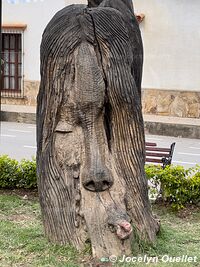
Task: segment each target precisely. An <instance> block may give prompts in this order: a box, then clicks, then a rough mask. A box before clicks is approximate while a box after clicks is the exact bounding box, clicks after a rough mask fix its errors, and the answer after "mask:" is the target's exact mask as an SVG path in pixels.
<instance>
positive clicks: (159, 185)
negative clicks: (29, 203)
mask: <svg viewBox="0 0 200 267" xmlns="http://www.w3.org/2000/svg"><path fill="white" fill-rule="evenodd" d="M145 171H146V176H147V179H148V180H149V181H150V193H151V194H152V195H154V196H156V195H159V193H160V192H162V199H163V200H164V201H167V202H169V203H171V205H172V207H173V208H176V209H179V208H182V207H183V206H184V205H185V204H187V203H192V204H197V203H199V202H200V166H196V167H195V168H190V169H185V168H184V167H182V166H173V165H171V166H167V167H166V168H165V169H162V167H161V166H158V165H146V166H145ZM0 188H8V189H13V188H25V189H33V188H37V178H36V160H35V159H32V160H25V159H24V160H22V161H20V162H18V161H17V160H14V159H10V158H9V157H8V156H5V155H4V156H0Z"/></svg>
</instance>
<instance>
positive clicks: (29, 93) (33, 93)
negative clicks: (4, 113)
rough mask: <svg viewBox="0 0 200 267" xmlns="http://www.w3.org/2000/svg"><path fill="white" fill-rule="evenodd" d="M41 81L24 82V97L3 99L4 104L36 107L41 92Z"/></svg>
mask: <svg viewBox="0 0 200 267" xmlns="http://www.w3.org/2000/svg"><path fill="white" fill-rule="evenodd" d="M39 84H40V82H39V81H24V97H23V98H19V97H16V98H15V97H13V98H11V97H3V96H2V98H1V103H2V104H8V105H28V106H35V105H36V100H37V94H38V90H39Z"/></svg>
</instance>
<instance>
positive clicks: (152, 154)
mask: <svg viewBox="0 0 200 267" xmlns="http://www.w3.org/2000/svg"><path fill="white" fill-rule="evenodd" d="M146 156H148V157H159V158H162V157H163V158H164V157H167V158H168V157H169V154H164V153H149V152H146Z"/></svg>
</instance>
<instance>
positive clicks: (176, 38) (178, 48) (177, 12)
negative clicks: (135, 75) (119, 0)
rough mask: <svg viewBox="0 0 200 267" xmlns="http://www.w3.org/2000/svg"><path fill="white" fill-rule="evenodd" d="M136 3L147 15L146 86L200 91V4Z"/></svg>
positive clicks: (183, 0)
mask: <svg viewBox="0 0 200 267" xmlns="http://www.w3.org/2000/svg"><path fill="white" fill-rule="evenodd" d="M133 2H134V6H135V11H136V13H137V12H139V13H144V14H145V15H146V17H145V20H144V22H142V24H141V30H142V36H143V41H144V50H145V64H144V75H143V87H144V88H154V89H168V90H169V89H171V90H173V89H174V90H191V91H200V74H199V73H200V1H199V0H192V1H189V0H134V1H133Z"/></svg>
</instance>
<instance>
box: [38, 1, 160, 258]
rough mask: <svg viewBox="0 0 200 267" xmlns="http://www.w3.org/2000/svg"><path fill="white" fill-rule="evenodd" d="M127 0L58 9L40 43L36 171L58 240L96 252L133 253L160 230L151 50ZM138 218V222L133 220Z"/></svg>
mask: <svg viewBox="0 0 200 267" xmlns="http://www.w3.org/2000/svg"><path fill="white" fill-rule="evenodd" d="M130 3H131V1H128V0H115V1H111V0H104V1H95V0H94V1H89V6H90V8H89V7H86V6H84V5H72V6H69V7H66V8H64V9H63V10H61V11H59V12H58V13H57V14H56V15H55V16H54V17H53V19H52V20H51V21H50V22H49V24H48V25H47V27H46V29H45V31H44V34H43V38H42V44H41V84H40V90H39V94H38V107H37V145H38V149H37V173H38V187H39V195H40V203H41V209H42V216H43V222H44V228H45V232H46V235H47V237H48V238H49V240H51V241H53V242H57V243H61V244H66V243H70V244H72V245H74V246H75V247H76V248H78V249H82V248H84V246H85V242H86V241H87V240H88V239H90V240H91V244H92V251H93V256H94V257H105V256H109V255H112V254H114V255H123V254H130V252H131V242H132V241H133V237H134V235H133V234H132V229H133V228H134V229H137V231H138V233H139V234H140V236H141V238H144V239H148V240H150V241H154V240H155V236H156V233H157V232H158V230H159V224H158V222H157V221H156V220H155V219H154V218H153V216H152V213H151V209H150V204H149V200H148V192H147V181H146V178H145V174H144V163H145V141H144V125H143V118H142V111H141V77H142V62H143V48H142V41H141V35H140V30H139V27H138V23H137V21H136V19H135V17H134V15H133V7H132V5H131V4H130ZM131 224H132V225H133V228H132V227H131Z"/></svg>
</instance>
